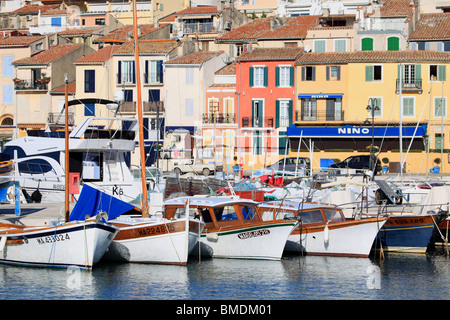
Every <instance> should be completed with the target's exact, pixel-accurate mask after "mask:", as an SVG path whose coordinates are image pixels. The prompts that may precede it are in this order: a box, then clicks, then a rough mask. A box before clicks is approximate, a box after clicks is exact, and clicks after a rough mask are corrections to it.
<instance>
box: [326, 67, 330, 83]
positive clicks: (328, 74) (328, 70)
mask: <svg viewBox="0 0 450 320" xmlns="http://www.w3.org/2000/svg"><path fill="white" fill-rule="evenodd" d="M326 71H327V72H326V73H327V81H329V80H330V67H329V66H327V67H326Z"/></svg>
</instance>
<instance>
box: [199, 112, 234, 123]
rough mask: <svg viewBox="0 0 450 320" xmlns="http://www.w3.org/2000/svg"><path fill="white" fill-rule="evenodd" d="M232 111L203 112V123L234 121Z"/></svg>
mask: <svg viewBox="0 0 450 320" xmlns="http://www.w3.org/2000/svg"><path fill="white" fill-rule="evenodd" d="M235 120H236V119H235V116H234V113H216V114H214V113H204V114H203V123H210V124H214V123H216V124H227V123H229V124H231V123H235Z"/></svg>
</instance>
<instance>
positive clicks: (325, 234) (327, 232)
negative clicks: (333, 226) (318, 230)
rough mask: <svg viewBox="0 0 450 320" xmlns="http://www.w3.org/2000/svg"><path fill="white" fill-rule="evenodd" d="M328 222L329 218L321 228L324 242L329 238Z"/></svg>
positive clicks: (326, 242)
mask: <svg viewBox="0 0 450 320" xmlns="http://www.w3.org/2000/svg"><path fill="white" fill-rule="evenodd" d="M329 222H330V220H328V221H327V223H326V224H325V228H324V229H323V242H324V243H325V244H328V241H329V239H330V230H329V229H328V223H329Z"/></svg>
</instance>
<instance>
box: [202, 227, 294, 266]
mask: <svg viewBox="0 0 450 320" xmlns="http://www.w3.org/2000/svg"><path fill="white" fill-rule="evenodd" d="M296 225H297V224H296V222H294V221H288V222H281V223H280V222H279V223H262V224H260V225H255V224H252V225H251V226H245V225H240V226H237V227H234V228H223V229H220V230H219V231H217V232H207V233H203V234H202V235H201V237H200V248H198V247H197V250H199V251H197V250H195V249H194V253H199V254H200V255H201V256H207V257H214V258H235V259H259V260H280V259H281V256H282V254H283V250H284V246H285V244H286V241H287V239H288V237H289V235H290V234H291V232H292V231H293V230H294V228H295V227H296Z"/></svg>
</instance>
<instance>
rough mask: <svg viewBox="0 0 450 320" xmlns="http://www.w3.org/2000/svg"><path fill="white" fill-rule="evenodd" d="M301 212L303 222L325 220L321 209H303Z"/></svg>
mask: <svg viewBox="0 0 450 320" xmlns="http://www.w3.org/2000/svg"><path fill="white" fill-rule="evenodd" d="M299 214H300V217H301V218H302V221H303V223H316V222H324V220H323V216H322V211H320V210H311V211H301V212H299Z"/></svg>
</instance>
